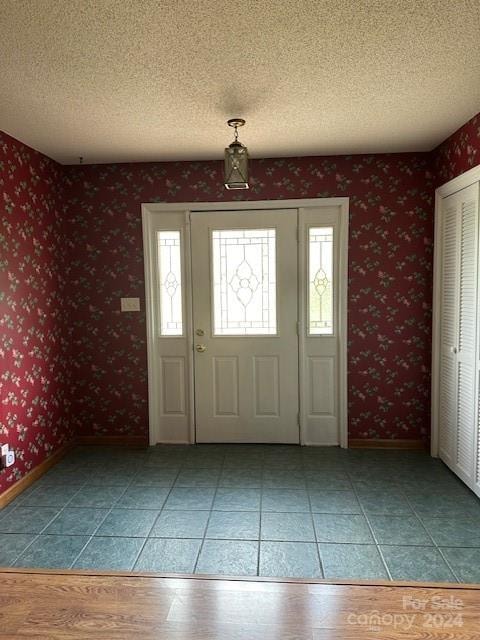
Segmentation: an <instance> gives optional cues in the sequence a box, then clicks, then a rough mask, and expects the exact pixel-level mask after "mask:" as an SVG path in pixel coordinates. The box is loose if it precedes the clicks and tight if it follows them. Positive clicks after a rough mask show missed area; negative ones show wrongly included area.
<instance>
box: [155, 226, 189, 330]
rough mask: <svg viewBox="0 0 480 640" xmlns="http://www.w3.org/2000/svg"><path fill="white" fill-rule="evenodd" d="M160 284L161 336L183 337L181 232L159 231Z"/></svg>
mask: <svg viewBox="0 0 480 640" xmlns="http://www.w3.org/2000/svg"><path fill="white" fill-rule="evenodd" d="M157 240H158V284H159V289H160V335H161V336H181V335H183V317H182V316H183V313H182V311H183V310H182V257H181V256H182V254H181V236H180V231H159V232H158V234H157Z"/></svg>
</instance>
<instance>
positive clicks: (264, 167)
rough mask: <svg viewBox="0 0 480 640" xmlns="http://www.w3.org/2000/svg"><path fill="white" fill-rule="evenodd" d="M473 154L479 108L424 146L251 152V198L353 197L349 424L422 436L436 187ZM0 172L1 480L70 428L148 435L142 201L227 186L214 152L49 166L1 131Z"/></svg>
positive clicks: (359, 433) (213, 194)
mask: <svg viewBox="0 0 480 640" xmlns="http://www.w3.org/2000/svg"><path fill="white" fill-rule="evenodd" d="M479 162H480V115H478V116H476V117H475V118H473V119H472V120H470V121H469V122H468V123H466V124H465V125H464V126H463V127H462V128H461V129H459V130H458V131H457V132H456V133H454V134H453V135H452V136H451V137H450V138H449V139H448V140H447V141H445V142H444V143H443V144H442V145H440V146H439V147H438V149H436V150H434V151H433V152H432V153H430V154H429V153H418V154H394V155H359V156H341V157H334V156H332V157H311V158H290V159H274V160H256V161H253V162H252V168H251V173H252V189H251V190H250V191H249V192H247V194H242V196H245V195H246V196H247V197H248V198H249V199H285V198H307V197H309V198H311V197H329V196H349V197H350V242H349V252H350V253H349V356H348V358H349V359H348V369H349V389H348V397H349V420H350V424H349V431H350V436H351V437H353V438H420V437H421V438H427V437H428V432H429V404H430V329H431V327H430V325H431V320H430V313H431V278H432V270H431V267H432V234H433V190H434V186H436V185H438V184H441V183H443V182H445V181H447V180H449V179H451V178H452V177H454V176H455V175H458V174H459V173H462V172H463V171H465V170H467V169H469V168H471V167H472V166H475V165H476V164H478V163H479ZM0 186H1V190H2V207H1V221H2V226H1V230H0V250H1V253H0V322H1V332H0V356H1V358H2V366H1V370H0V392H1V404H0V440H1V441H2V442H5V441H7V442H8V443H9V444H10V445H11V446H12V447H13V448H14V449H15V452H16V454H17V460H18V461H17V464H16V465H15V467H13V470H12V471H3V472H2V471H0V493H1V492H2V491H3V490H4V489H6V488H7V487H8V486H9V485H11V484H12V483H13V482H14V481H15V480H17V479H18V478H20V477H21V476H22V475H24V474H25V473H26V472H27V471H28V470H30V469H32V468H33V467H34V466H36V465H37V464H38V463H39V462H41V461H42V460H43V459H44V458H45V457H46V456H47V455H49V454H50V453H51V452H52V451H53V450H54V449H56V448H57V447H59V446H60V445H61V444H62V443H64V442H66V441H68V440H69V439H70V438H71V437H72V435H73V434H75V433H79V434H85V435H92V434H98V435H119V434H128V435H140V436H145V437H146V435H147V433H148V412H147V368H146V340H145V310H144V300H145V297H144V278H143V249H142V234H141V216H140V204H141V203H142V202H153V201H165V202H168V201H170V202H174V201H177V202H178V201H219V200H224V199H227V198H229V199H235V198H238V197H239V196H238V194H235V193H229V194H228V193H226V192H225V191H224V189H223V187H222V184H221V163H219V162H183V163H156V164H120V165H97V166H83V167H60V166H59V165H58V164H56V163H55V162H53V161H51V160H49V159H48V158H45V157H44V156H42V155H41V154H39V153H37V152H35V151H33V150H32V149H30V148H28V147H26V146H24V145H23V144H21V143H19V142H17V141H16V140H14V139H12V138H10V137H9V136H7V135H5V134H1V133H0ZM121 296H139V297H140V298H141V300H142V312H141V313H139V314H136V313H129V314H121V313H120V311H119V298H120V297H121Z"/></svg>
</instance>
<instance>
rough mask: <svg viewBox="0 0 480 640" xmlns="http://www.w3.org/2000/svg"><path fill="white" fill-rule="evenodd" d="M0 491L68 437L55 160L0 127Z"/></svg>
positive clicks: (59, 185)
mask: <svg viewBox="0 0 480 640" xmlns="http://www.w3.org/2000/svg"><path fill="white" fill-rule="evenodd" d="M0 189H1V192H2V193H1V205H0V211H1V216H0V217H1V227H0V359H1V362H2V365H1V369H0V444H3V443H8V444H9V445H10V446H11V448H13V449H14V451H15V454H16V457H17V462H16V464H15V465H14V466H13V467H11V468H9V469H5V470H3V471H2V470H0V493H2V491H4V490H5V489H6V488H8V487H9V486H10V485H11V484H13V483H14V482H15V481H16V480H18V479H19V478H20V477H21V476H23V475H24V474H25V473H26V472H27V471H29V470H30V469H33V468H34V467H35V466H36V465H37V464H39V463H40V462H42V461H43V460H44V459H45V458H46V457H47V456H48V455H50V453H52V451H54V450H55V449H56V448H58V447H59V446H60V445H61V444H63V443H64V442H66V441H68V440H70V439H71V437H72V426H71V424H70V418H69V414H70V410H69V398H70V379H69V369H70V362H69V358H68V344H69V340H68V322H67V316H66V302H65V301H66V292H67V273H66V269H65V246H64V237H65V236H64V229H63V210H62V209H63V201H64V194H63V167H61V166H60V165H58V164H57V163H55V162H53V161H52V160H49V159H48V158H46V157H45V156H43V155H41V154H40V153H37V152H36V151H33V150H32V149H30V148H28V147H26V146H24V145H23V144H21V143H19V142H17V141H16V140H13V139H12V138H10V137H9V136H7V135H5V134H2V133H0Z"/></svg>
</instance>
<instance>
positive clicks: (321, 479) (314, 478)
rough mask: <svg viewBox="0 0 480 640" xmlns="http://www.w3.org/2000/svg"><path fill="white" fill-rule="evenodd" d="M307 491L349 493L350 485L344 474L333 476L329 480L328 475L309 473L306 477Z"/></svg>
mask: <svg viewBox="0 0 480 640" xmlns="http://www.w3.org/2000/svg"><path fill="white" fill-rule="evenodd" d="M307 487H308V489H309V491H351V490H352V483H351V482H350V480H349V478H348V476H347V475H346V474H345V475H343V474H333V476H332V477H331V478H329V474H328V473H321V474H315V473H310V474H308V476H307Z"/></svg>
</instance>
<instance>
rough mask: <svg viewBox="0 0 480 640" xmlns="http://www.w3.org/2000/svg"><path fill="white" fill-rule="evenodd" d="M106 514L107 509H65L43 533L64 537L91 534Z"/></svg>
mask: <svg viewBox="0 0 480 640" xmlns="http://www.w3.org/2000/svg"><path fill="white" fill-rule="evenodd" d="M107 513H108V509H90V508H86V509H83V508H82V509H81V508H74V507H65V509H64V510H63V511H62V512H61V513H60V514H59V515H58V516H57V517H56V518H55V520H53V522H52V523H51V524H50V525H49V526H48V527H47V528H46V529H45V533H57V534H64V535H82V534H85V535H87V534H89V535H91V534H93V533H94V532H95V530H96V529H97V528H98V526H99V525H100V524H101V522H102V521H103V519H104V518H105V516H106V515H107Z"/></svg>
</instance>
